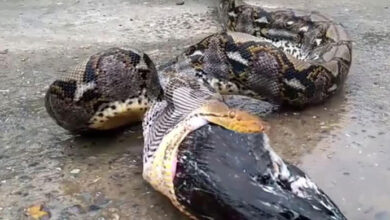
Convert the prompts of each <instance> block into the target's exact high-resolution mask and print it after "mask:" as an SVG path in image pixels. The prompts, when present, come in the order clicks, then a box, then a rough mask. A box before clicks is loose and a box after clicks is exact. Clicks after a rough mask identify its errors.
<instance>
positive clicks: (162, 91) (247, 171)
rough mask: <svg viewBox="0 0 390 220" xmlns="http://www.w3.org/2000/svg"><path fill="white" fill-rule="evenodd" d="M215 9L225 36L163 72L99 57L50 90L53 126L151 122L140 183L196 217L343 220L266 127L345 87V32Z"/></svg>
mask: <svg viewBox="0 0 390 220" xmlns="http://www.w3.org/2000/svg"><path fill="white" fill-rule="evenodd" d="M218 10H219V15H220V18H221V21H222V26H223V27H224V31H222V32H221V33H216V34H213V35H211V36H208V37H206V38H205V39H203V40H201V41H200V42H198V43H197V44H194V45H193V46H190V47H188V48H186V49H185V50H184V52H183V53H182V54H181V55H179V56H178V57H176V58H175V59H174V60H172V61H171V62H169V63H167V64H166V65H162V66H161V67H160V68H159V69H156V68H155V66H154V64H153V62H152V61H151V60H150V59H149V57H148V56H147V55H146V54H144V53H142V52H137V51H136V50H124V49H119V48H112V49H109V50H106V51H103V52H101V53H98V54H95V55H93V56H91V57H90V59H89V60H87V61H86V62H85V63H82V64H81V65H80V67H78V68H77V69H76V71H74V72H73V73H72V74H71V75H70V76H69V77H67V78H65V79H62V80H56V81H55V82H54V83H53V84H52V85H51V86H50V88H49V90H48V92H47V95H46V108H47V110H48V112H49V114H50V116H52V117H53V118H54V119H55V120H56V122H57V123H58V124H59V125H60V126H62V127H64V128H65V129H68V130H70V131H72V132H75V133H83V132H88V131H106V130H111V129H115V128H117V127H120V126H124V125H127V124H130V123H134V122H137V121H141V120H142V121H143V134H144V155H143V158H144V161H143V162H144V164H143V177H144V179H145V180H146V181H147V182H148V183H149V184H151V185H152V186H153V187H154V188H155V189H156V190H157V191H160V192H161V193H162V194H164V195H165V196H167V197H168V198H169V199H170V201H171V202H172V204H173V205H174V206H176V207H177V208H178V209H179V210H180V211H182V212H183V213H184V214H186V215H188V216H189V217H190V218H193V219H345V217H344V215H343V214H342V213H341V211H340V210H339V208H338V207H337V206H336V205H335V204H334V203H333V202H332V201H331V199H330V198H329V197H328V196H327V195H326V194H325V193H324V192H322V191H321V189H319V188H318V187H317V186H316V184H314V183H313V182H312V181H311V180H310V179H309V178H308V177H307V176H306V175H305V174H304V173H303V172H302V171H301V170H300V169H299V168H297V167H295V166H293V165H290V164H288V163H287V162H284V161H283V160H282V159H281V158H280V157H279V156H278V155H276V153H275V152H274V151H273V150H272V148H271V146H270V142H269V140H268V136H267V134H266V129H265V127H266V126H265V124H264V122H263V121H262V120H261V119H260V118H261V117H265V116H266V115H267V114H270V113H271V112H272V111H275V110H276V109H277V108H279V107H283V106H285V105H287V106H297V107H305V106H307V105H313V104H318V103H321V102H323V101H325V100H326V99H327V98H328V97H329V96H331V95H333V94H334V93H335V92H336V91H337V90H338V88H339V87H341V86H342V84H343V82H344V80H345V79H346V77H347V74H348V71H349V67H350V65H351V57H352V54H351V53H352V48H351V46H352V45H351V40H350V39H349V37H348V35H347V33H346V32H345V30H344V28H343V27H342V26H341V25H340V24H337V23H335V22H334V21H332V20H330V19H329V18H327V17H325V16H323V15H321V14H319V13H316V12H310V13H306V12H301V11H293V10H265V9H263V8H260V7H255V6H251V5H246V4H238V3H237V2H236V1H233V0H221V1H220V5H219V7H218ZM145 112H146V113H145Z"/></svg>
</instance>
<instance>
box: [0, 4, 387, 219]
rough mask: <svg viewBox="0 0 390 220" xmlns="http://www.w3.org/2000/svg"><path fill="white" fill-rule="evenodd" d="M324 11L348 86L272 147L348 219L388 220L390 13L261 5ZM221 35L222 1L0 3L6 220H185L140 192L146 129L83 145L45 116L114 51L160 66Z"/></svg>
mask: <svg viewBox="0 0 390 220" xmlns="http://www.w3.org/2000/svg"><path fill="white" fill-rule="evenodd" d="M249 2H253V3H256V4H258V5H262V6H267V7H284V8H285V7H287V8H297V9H304V10H317V11H320V12H322V13H324V14H326V15H329V16H330V17H332V18H334V19H335V20H336V21H339V22H342V23H343V24H344V26H345V27H346V29H347V30H348V32H349V33H350V35H351V36H352V38H353V40H354V47H353V49H354V51H353V52H354V56H353V58H354V61H353V66H352V69H351V72H350V75H349V78H348V80H347V82H346V85H345V87H344V89H343V91H341V92H340V93H339V94H337V96H336V97H334V98H332V99H330V100H329V101H328V102H327V103H325V104H323V105H320V106H315V107H311V108H308V109H305V110H303V111H299V112H292V111H288V112H283V113H280V114H275V115H274V116H273V117H272V118H271V119H270V120H269V124H270V125H271V127H272V128H271V141H272V143H273V146H274V149H275V150H276V151H277V152H278V153H280V155H281V156H282V157H283V158H285V159H287V160H289V161H291V162H293V163H295V164H298V166H299V167H301V168H302V169H303V170H305V171H306V172H307V173H308V174H309V175H310V176H311V177H312V178H313V179H314V181H315V182H316V183H317V184H318V185H319V186H320V187H321V188H322V189H323V190H324V191H325V192H326V193H327V194H329V195H330V196H331V197H332V198H333V200H334V201H335V202H336V203H337V204H338V205H339V207H340V208H341V209H342V210H343V211H344V212H345V214H346V216H347V217H349V218H350V219H377V220H384V219H390V196H389V195H390V134H389V130H390V115H389V109H390V98H389V97H390V76H389V75H390V74H389V72H390V47H389V45H390V2H389V1H388V0H373V1H365V0H328V1H321V0H314V1H309V0H296V1H289V0H276V1H275V0H262V1H249ZM217 30H218V23H217V21H216V13H215V10H214V3H213V1H207V0H198V1H195V0H194V1H190V0H187V1H185V4H184V5H176V1H173V0H160V1H158V0H148V1H140V0H127V1H125V0H112V1H108V0H102V1H91V0H90V1H88V0H67V1H65V0H63V1H61V0H57V1H52V0H39V1H27V0H25V1H23V0H0V79H1V80H0V219H4V220H5V219H28V217H27V216H25V209H26V208H27V207H29V206H31V205H35V204H44V205H45V207H46V208H47V209H48V210H49V211H50V213H51V216H52V219H100V220H103V219H153V220H154V219H186V218H185V217H183V216H182V215H181V214H180V213H179V212H178V211H176V210H175V209H174V208H173V207H172V206H171V205H170V203H169V202H168V200H166V199H165V198H163V197H162V196H161V195H160V194H159V193H157V192H155V191H153V189H152V188H151V187H149V186H148V185H147V184H146V183H145V182H144V181H143V180H142V175H141V172H142V160H141V154H142V134H141V131H140V126H134V127H131V128H129V129H128V130H126V131H124V132H122V133H119V134H116V135H112V136H110V137H98V138H97V137H94V138H91V137H75V136H72V135H70V134H69V133H68V132H66V131H65V130H63V129H62V128H60V127H59V126H57V125H56V124H55V123H54V121H52V120H51V119H50V118H49V116H48V115H47V113H46V111H45V108H44V100H43V98H44V94H45V91H46V89H47V88H48V85H49V84H50V83H51V82H52V81H53V80H54V79H55V78H58V77H60V76H61V75H63V74H66V72H68V71H70V70H71V69H72V68H73V67H74V66H75V65H76V64H77V63H78V62H80V61H81V60H82V59H84V58H86V57H88V56H89V55H91V54H93V53H95V52H97V51H100V50H102V49H106V48H109V47H113V46H119V47H135V48H139V49H141V50H144V51H146V52H147V53H148V54H150V55H151V57H152V59H153V60H155V62H156V63H157V64H161V63H163V62H164V61H166V60H168V59H170V58H172V57H173V56H174V55H176V54H178V53H179V52H180V51H181V50H182V48H184V47H185V46H187V45H190V44H191V43H195V42H197V41H198V40H200V39H201V38H203V37H205V36H207V35H208V34H211V33H214V32H216V31H217Z"/></svg>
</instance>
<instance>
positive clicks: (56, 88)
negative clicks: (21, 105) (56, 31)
mask: <svg viewBox="0 0 390 220" xmlns="http://www.w3.org/2000/svg"><path fill="white" fill-rule="evenodd" d="M161 93H162V89H161V86H160V84H159V80H158V76H157V71H156V68H155V66H154V64H153V62H152V61H151V60H150V58H149V57H148V56H147V55H146V54H143V53H141V52H138V51H136V50H134V49H132V50H124V49H120V48H111V49H108V50H105V51H102V52H100V53H97V54H95V55H93V56H91V57H90V58H89V59H87V60H86V61H85V62H83V63H80V64H79V65H78V67H77V68H75V70H74V71H72V72H71V73H70V74H69V75H68V76H66V77H65V78H63V79H60V80H56V81H55V82H54V83H52V84H51V85H50V87H49V89H48V91H47V93H46V97H45V102H46V109H47V111H48V113H49V115H50V116H51V117H52V118H53V119H54V120H55V121H56V122H57V123H58V124H59V125H60V126H62V127H63V128H65V129H67V130H70V131H72V132H76V133H80V132H81V133H82V132H85V131H95V130H98V131H99V130H110V129H115V128H118V127H121V126H124V125H127V124H130V123H134V122H138V121H141V120H142V118H143V115H144V114H145V112H146V110H147V109H148V108H149V107H150V105H151V102H152V101H154V100H155V99H157V97H158V96H160V95H161Z"/></svg>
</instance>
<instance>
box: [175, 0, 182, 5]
mask: <svg viewBox="0 0 390 220" xmlns="http://www.w3.org/2000/svg"><path fill="white" fill-rule="evenodd" d="M176 5H184V1H182V0H178V1H177V2H176Z"/></svg>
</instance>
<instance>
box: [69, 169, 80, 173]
mask: <svg viewBox="0 0 390 220" xmlns="http://www.w3.org/2000/svg"><path fill="white" fill-rule="evenodd" d="M70 173H71V174H79V173H80V169H73V170H71V171H70Z"/></svg>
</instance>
